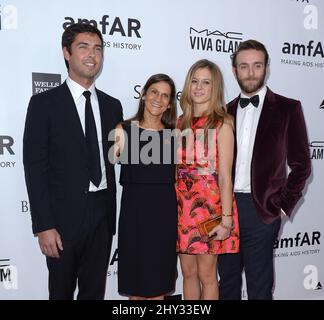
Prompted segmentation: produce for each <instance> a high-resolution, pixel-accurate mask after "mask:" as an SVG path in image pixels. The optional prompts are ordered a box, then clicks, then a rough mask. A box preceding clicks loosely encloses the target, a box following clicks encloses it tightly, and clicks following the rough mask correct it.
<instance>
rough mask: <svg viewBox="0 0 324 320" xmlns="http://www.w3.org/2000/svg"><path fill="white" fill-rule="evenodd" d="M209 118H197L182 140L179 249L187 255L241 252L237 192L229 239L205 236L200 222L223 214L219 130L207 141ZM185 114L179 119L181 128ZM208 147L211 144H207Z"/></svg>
mask: <svg viewBox="0 0 324 320" xmlns="http://www.w3.org/2000/svg"><path fill="white" fill-rule="evenodd" d="M207 119H208V117H207V116H205V117H199V118H194V120H193V121H192V124H191V130H189V132H191V134H189V135H188V136H187V138H186V141H185V142H183V141H184V138H183V137H182V139H181V140H182V143H178V149H177V156H178V159H179V160H178V163H179V164H178V168H177V182H176V192H177V200H178V240H177V252H178V253H184V254H195V255H196V254H222V253H236V252H238V251H239V226H238V216H237V207H236V202H235V199H234V195H233V206H232V214H233V217H232V218H233V229H232V231H231V235H230V237H229V238H227V239H225V240H223V241H219V240H213V239H212V240H209V241H208V240H206V239H204V238H203V237H202V236H201V235H200V233H199V231H198V229H197V224H199V223H200V222H202V221H204V220H207V219H209V218H212V217H215V216H219V215H221V214H222V205H221V198H220V190H219V185H218V150H217V139H216V138H217V129H218V128H219V127H220V124H217V125H216V130H209V133H208V141H212V142H213V145H211V144H207V145H206V143H205V141H204V140H206V139H204V129H203V128H204V125H205V123H206V121H207ZM180 123H181V117H180V118H179V120H178V126H177V127H178V128H179V127H180ZM207 146H208V147H207Z"/></svg>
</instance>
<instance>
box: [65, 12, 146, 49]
mask: <svg viewBox="0 0 324 320" xmlns="http://www.w3.org/2000/svg"><path fill="white" fill-rule="evenodd" d="M65 20H66V22H64V23H63V29H64V30H65V29H66V28H67V27H69V26H70V25H72V24H74V23H77V22H78V23H90V24H92V25H94V26H95V27H97V28H98V29H101V33H102V34H103V36H105V35H106V34H108V35H109V36H115V35H116V36H122V37H127V38H129V39H133V38H134V37H135V38H136V39H141V38H142V36H141V34H140V28H141V22H140V21H139V20H138V19H134V18H126V19H124V20H122V19H121V18H120V17H114V18H109V15H107V14H105V15H103V16H102V18H101V20H99V21H98V22H97V21H96V20H94V19H83V18H76V19H73V18H72V17H65ZM99 25H101V27H100V26H99ZM103 45H104V47H106V48H111V49H121V50H133V51H137V50H141V49H142V44H140V43H134V42H132V43H129V42H119V41H105V40H104V42H103Z"/></svg>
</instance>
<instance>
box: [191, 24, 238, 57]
mask: <svg viewBox="0 0 324 320" xmlns="http://www.w3.org/2000/svg"><path fill="white" fill-rule="evenodd" d="M189 34H190V45H191V49H192V50H202V51H217V52H224V53H233V52H234V51H236V50H237V48H238V46H239V45H240V41H239V40H243V33H241V32H235V31H220V30H209V29H201V30H199V29H198V30H197V29H195V28H193V27H190V29H189ZM215 37H216V39H215Z"/></svg>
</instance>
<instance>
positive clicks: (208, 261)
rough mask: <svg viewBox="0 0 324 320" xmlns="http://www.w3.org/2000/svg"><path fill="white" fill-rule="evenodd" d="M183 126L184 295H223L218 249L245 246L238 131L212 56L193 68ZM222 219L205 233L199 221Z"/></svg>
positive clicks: (180, 208) (180, 242)
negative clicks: (235, 170) (236, 171)
mask: <svg viewBox="0 0 324 320" xmlns="http://www.w3.org/2000/svg"><path fill="white" fill-rule="evenodd" d="M180 105H181V108H182V111H183V114H182V115H181V117H180V118H179V119H178V122H177V128H179V129H180V130H181V132H182V139H181V143H180V145H179V147H178V159H179V160H178V162H179V164H178V168H177V183H176V191H177V200H178V241H177V252H178V253H179V257H180V262H181V268H182V274H183V290H184V299H195V300H197V299H202V300H216V299H218V295H219V294H218V281H217V273H216V267H217V255H218V254H222V253H236V252H238V250H239V229H238V218H237V208H236V204H235V200H234V197H233V190H232V177H231V172H232V164H233V150H234V135H233V124H232V118H231V116H230V115H228V114H227V113H226V109H225V102H224V83H223V76H222V73H221V71H220V69H219V67H218V66H217V65H216V64H214V63H213V62H211V61H209V60H199V61H197V62H196V63H195V64H194V65H192V67H191V68H190V69H189V71H188V74H187V77H186V81H185V84H184V88H183V91H182V95H181V100H180ZM215 217H219V218H220V219H221V222H220V224H219V225H217V226H216V227H214V228H213V229H212V230H211V231H210V232H209V234H208V235H207V236H206V235H205V236H203V235H202V234H201V233H200V232H199V228H198V225H199V224H200V223H201V222H204V221H208V220H209V219H211V218H215Z"/></svg>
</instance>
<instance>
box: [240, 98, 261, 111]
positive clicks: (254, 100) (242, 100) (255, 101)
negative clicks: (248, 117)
mask: <svg viewBox="0 0 324 320" xmlns="http://www.w3.org/2000/svg"><path fill="white" fill-rule="evenodd" d="M250 102H251V103H252V104H253V105H254V106H255V107H256V108H257V107H258V105H259V96H258V95H256V96H253V97H251V98H240V105H241V108H245V107H246V106H247V105H248V104H249V103H250Z"/></svg>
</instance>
